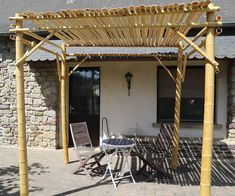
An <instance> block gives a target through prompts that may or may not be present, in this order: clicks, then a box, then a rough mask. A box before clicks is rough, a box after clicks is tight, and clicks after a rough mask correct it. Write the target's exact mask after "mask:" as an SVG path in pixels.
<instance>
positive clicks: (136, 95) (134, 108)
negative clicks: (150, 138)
mask: <svg viewBox="0 0 235 196" xmlns="http://www.w3.org/2000/svg"><path fill="white" fill-rule="evenodd" d="M203 63H204V62H203V61H194V62H189V63H188V66H190V65H203ZM164 64H165V65H175V62H164ZM83 66H91V67H95V66H98V67H100V74H101V81H100V93H101V94H100V95H101V97H100V132H101V131H102V130H101V125H102V118H103V117H107V119H108V124H109V130H110V131H111V132H114V133H115V134H127V135H128V134H129V135H132V134H134V133H136V134H138V135H156V134H157V132H158V128H153V127H152V123H156V119H157V66H156V62H153V61H147V62H145V61H110V62H107V61H104V62H90V63H86V64H84V65H83ZM127 72H131V73H132V74H133V78H132V83H131V92H130V96H128V91H127V82H126V79H125V77H124V75H125V74H126V73H127ZM216 77H217V80H216V82H217V84H216V111H215V121H216V124H219V126H215V127H214V138H224V137H226V133H227V130H226V121H227V63H226V62H225V61H224V62H223V61H221V62H220V73H219V74H218V75H217V76H216ZM180 136H181V137H201V136H202V125H196V126H193V125H191V124H190V125H189V124H187V125H182V126H181V128H180Z"/></svg>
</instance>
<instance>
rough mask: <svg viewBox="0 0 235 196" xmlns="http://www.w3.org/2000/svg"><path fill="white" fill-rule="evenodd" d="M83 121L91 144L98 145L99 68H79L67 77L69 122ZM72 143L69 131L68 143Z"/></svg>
mask: <svg viewBox="0 0 235 196" xmlns="http://www.w3.org/2000/svg"><path fill="white" fill-rule="evenodd" d="M84 121H85V122H87V126H88V129H89V134H90V137H91V141H92V144H93V145H94V146H99V127H100V125H99V122H100V69H99V68H90V67H89V68H79V69H77V70H76V71H75V72H74V73H73V74H71V75H70V78H69V123H73V122H84ZM72 143H73V142H72V138H71V134H70V131H69V145H70V146H71V145H73V144H72Z"/></svg>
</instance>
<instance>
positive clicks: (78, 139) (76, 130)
mask: <svg viewBox="0 0 235 196" xmlns="http://www.w3.org/2000/svg"><path fill="white" fill-rule="evenodd" d="M70 131H71V135H72V139H73V143H74V146H75V147H76V148H77V147H79V146H85V145H90V146H91V147H92V143H91V139H90V136H89V132H88V128H87V124H86V122H78V123H71V124H70Z"/></svg>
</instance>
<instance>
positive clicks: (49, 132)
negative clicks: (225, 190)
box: [0, 41, 235, 148]
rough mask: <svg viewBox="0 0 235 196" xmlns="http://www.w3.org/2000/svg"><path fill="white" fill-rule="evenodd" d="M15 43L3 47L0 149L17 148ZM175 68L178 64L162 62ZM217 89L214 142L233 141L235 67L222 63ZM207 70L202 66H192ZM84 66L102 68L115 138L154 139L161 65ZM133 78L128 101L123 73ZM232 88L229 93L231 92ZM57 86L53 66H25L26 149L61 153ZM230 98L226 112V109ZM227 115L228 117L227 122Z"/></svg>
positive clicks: (189, 132)
mask: <svg viewBox="0 0 235 196" xmlns="http://www.w3.org/2000/svg"><path fill="white" fill-rule="evenodd" d="M14 57H15V48H14V43H13V42H9V41H1V43H0V103H1V104H0V145H17V136H18V134H17V113H16V90H15V89H16V88H15V85H16V82H15V77H14V70H15V58H14ZM164 63H165V64H167V65H175V62H164ZM220 63H221V66H220V67H221V72H220V73H219V74H218V75H217V90H216V97H217V98H216V104H217V107H216V111H215V113H216V116H215V118H216V123H217V124H219V125H216V126H215V134H214V136H215V137H216V138H224V137H226V136H227V129H228V127H227V125H228V126H229V133H228V136H229V139H230V140H231V141H233V140H234V138H235V136H234V135H235V134H234V133H235V131H234V130H235V125H234V123H235V120H234V119H235V117H234V116H235V115H234V114H235V112H234V108H235V107H234V105H235V104H234V103H235V98H234V97H235V93H234V89H235V87H234V81H235V80H234V75H235V71H234V70H235V63H234V61H230V64H229V69H228V70H227V68H228V62H227V61H221V62H220ZM189 64H191V65H200V64H202V65H203V61H201V62H200V61H199V62H196V61H193V62H190V63H189ZM84 65H85V66H99V67H100V69H101V103H100V104H101V114H100V117H101V118H100V120H101V119H102V117H107V118H108V120H109V128H110V131H112V132H114V133H116V134H134V133H136V134H138V135H141V134H142V135H156V132H158V128H159V125H158V124H156V126H155V127H152V123H156V119H157V113H156V111H157V83H156V81H157V66H156V62H152V61H148V62H144V61H128V62H127V61H112V62H108V61H103V62H90V63H88V64H84ZM128 71H129V72H131V73H132V74H133V78H132V86H131V92H130V93H131V94H130V96H128V91H127V82H126V80H125V77H124V75H125V73H126V72H128ZM227 89H228V90H227ZM59 97H60V96H59V82H58V76H57V70H56V64H55V62H48V61H42V62H40V61H38V62H31V63H28V64H26V65H25V103H26V107H25V109H26V132H27V145H28V146H35V147H47V148H57V147H58V146H60V145H59V138H61V136H59V129H60V126H59V124H60V122H59V101H60V100H59ZM227 98H228V109H227V108H226V106H227ZM227 113H228V118H227ZM180 134H181V136H182V137H188V136H191V137H200V136H201V135H202V126H193V125H183V124H182V125H181V130H180Z"/></svg>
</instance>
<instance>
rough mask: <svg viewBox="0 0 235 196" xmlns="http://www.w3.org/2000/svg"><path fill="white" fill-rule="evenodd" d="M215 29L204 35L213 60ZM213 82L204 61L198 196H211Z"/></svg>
mask: <svg viewBox="0 0 235 196" xmlns="http://www.w3.org/2000/svg"><path fill="white" fill-rule="evenodd" d="M213 20H214V13H213V12H210V13H207V21H208V22H212V21H213ZM214 44H215V29H214V28H213V27H209V28H208V29H207V34H206V54H207V55H208V57H210V58H212V59H214V55H215V46H214ZM214 80H215V70H214V67H213V65H212V64H210V63H209V62H208V61H206V65H205V98H204V121H203V140H202V161H201V180H200V195H201V196H210V195H211V169H212V165H211V164H212V146H213V128H214V127H213V126H214Z"/></svg>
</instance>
